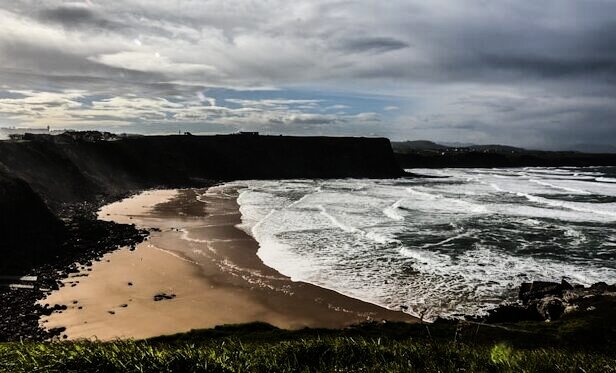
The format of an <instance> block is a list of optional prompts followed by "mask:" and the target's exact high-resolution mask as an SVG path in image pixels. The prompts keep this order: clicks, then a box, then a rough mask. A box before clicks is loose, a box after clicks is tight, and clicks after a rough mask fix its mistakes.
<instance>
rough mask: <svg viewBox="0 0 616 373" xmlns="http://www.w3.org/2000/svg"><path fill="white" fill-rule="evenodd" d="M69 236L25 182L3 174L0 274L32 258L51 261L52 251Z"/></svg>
mask: <svg viewBox="0 0 616 373" xmlns="http://www.w3.org/2000/svg"><path fill="white" fill-rule="evenodd" d="M65 236H66V230H65V228H64V225H63V224H62V222H61V221H60V220H59V219H58V218H57V217H56V216H55V215H54V214H53V213H52V212H51V211H50V210H49V209H48V208H47V205H46V204H45V202H43V200H42V199H41V197H39V196H38V195H37V194H36V193H34V191H33V190H32V188H30V186H29V185H28V184H27V183H26V182H25V181H23V180H21V179H18V178H15V177H13V176H11V175H9V174H8V173H6V172H5V171H2V170H0V249H1V250H0V252H1V255H2V260H0V274H2V273H8V272H11V271H12V270H15V267H18V268H20V269H21V268H22V267H24V265H27V263H29V262H31V261H32V258H37V259H38V258H40V259H41V260H45V259H48V255H50V254H51V253H50V251H49V250H47V249H48V248H49V247H58V246H59V245H60V244H61V242H62V240H63V239H64V238H65Z"/></svg>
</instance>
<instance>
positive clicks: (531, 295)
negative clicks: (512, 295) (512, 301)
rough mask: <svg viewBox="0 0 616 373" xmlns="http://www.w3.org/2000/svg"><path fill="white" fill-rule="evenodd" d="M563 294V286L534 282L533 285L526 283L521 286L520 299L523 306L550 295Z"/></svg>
mask: <svg viewBox="0 0 616 373" xmlns="http://www.w3.org/2000/svg"><path fill="white" fill-rule="evenodd" d="M562 292H563V288H562V285H561V284H559V283H556V282H546V281H533V282H532V283H528V282H524V283H522V285H521V286H520V292H519V294H518V297H519V298H520V300H521V301H522V303H523V304H527V303H528V302H529V301H531V300H536V299H541V298H543V297H545V296H548V295H555V296H561V295H562Z"/></svg>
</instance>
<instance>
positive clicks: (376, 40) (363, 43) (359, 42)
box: [340, 37, 409, 53]
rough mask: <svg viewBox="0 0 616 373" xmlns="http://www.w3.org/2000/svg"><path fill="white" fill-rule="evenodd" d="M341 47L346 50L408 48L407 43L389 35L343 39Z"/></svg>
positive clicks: (370, 50)
mask: <svg viewBox="0 0 616 373" xmlns="http://www.w3.org/2000/svg"><path fill="white" fill-rule="evenodd" d="M340 44H341V49H343V50H345V51H347V52H351V53H354V52H375V53H376V52H388V51H393V50H398V49H404V48H408V46H409V45H408V43H405V42H404V41H401V40H398V39H394V38H390V37H370V38H356V39H350V40H344V41H343V42H342V43H340Z"/></svg>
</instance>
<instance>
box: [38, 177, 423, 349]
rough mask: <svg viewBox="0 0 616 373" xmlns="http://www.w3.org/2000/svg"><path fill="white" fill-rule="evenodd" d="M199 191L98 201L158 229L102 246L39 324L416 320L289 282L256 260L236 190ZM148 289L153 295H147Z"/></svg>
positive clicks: (77, 331)
mask: <svg viewBox="0 0 616 373" xmlns="http://www.w3.org/2000/svg"><path fill="white" fill-rule="evenodd" d="M202 192H203V190H193V189H184V190H179V191H178V190H166V191H165V190H163V191H149V192H144V193H140V194H137V195H136V196H133V197H131V198H128V199H125V200H123V201H120V202H116V203H114V204H111V205H107V206H105V207H103V209H101V211H100V213H99V216H100V217H101V218H103V219H105V220H112V221H114V222H117V223H135V224H136V225H137V226H138V227H142V228H156V229H157V230H158V229H160V232H157V231H154V232H152V235H151V236H150V237H149V238H148V240H147V241H145V242H143V243H141V244H139V245H137V247H136V249H135V250H134V251H130V250H129V249H128V248H123V249H120V250H118V251H115V252H112V253H110V254H107V255H105V256H104V257H103V258H102V260H101V261H100V262H97V263H94V264H93V266H92V267H91V271H90V270H86V271H84V272H82V273H77V274H73V275H71V276H70V277H69V278H67V279H65V280H64V283H65V286H64V287H62V288H61V289H60V290H59V291H56V292H53V293H51V295H50V296H49V297H48V298H46V299H44V300H42V301H41V303H50V304H52V303H54V304H56V303H57V304H65V305H66V306H67V309H66V310H64V311H62V312H61V313H58V312H57V311H56V312H54V313H52V315H50V316H49V317H44V318H42V319H41V325H42V326H44V327H45V328H58V327H65V328H66V330H65V332H64V334H66V335H67V337H68V338H70V339H79V338H97V339H100V340H111V339H115V338H118V337H119V338H147V337H152V336H158V335H165V334H173V333H178V332H185V331H188V330H191V329H201V328H208V327H214V326H216V325H222V324H232V323H246V322H253V321H263V322H267V323H270V324H272V325H275V326H278V327H281V328H286V329H300V328H303V327H326V328H341V327H345V326H348V325H351V324H356V323H359V322H362V321H369V320H376V321H380V320H389V321H408V322H413V321H416V320H417V319H415V318H413V317H412V316H410V315H407V314H405V313H402V312H397V311H391V310H387V309H384V308H381V307H379V306H376V305H373V304H370V303H366V302H362V301H360V300H357V299H354V298H350V297H347V296H344V295H341V294H339V293H337V292H334V291H331V290H327V289H323V288H320V287H318V286H315V285H311V284H307V283H303V282H293V281H291V280H290V279H289V278H288V277H286V276H283V275H281V274H280V273H278V272H277V271H275V270H273V269H271V268H269V267H267V266H265V265H264V264H263V263H262V262H261V260H260V259H259V258H258V257H257V255H256V252H257V249H258V243H257V242H256V241H255V240H254V239H252V237H250V236H249V235H247V234H246V233H244V232H243V231H241V230H240V229H238V228H236V227H235V225H236V224H237V223H239V222H240V217H241V216H240V213H239V210H238V208H239V206H238V205H237V203H236V200H235V199H236V191H235V190H223V189H222V188H221V187H214V188H211V189H210V192H209V193H208V195H207V197H201V198H200V200H201V201H199V200H197V198H196V197H197V195H199V193H202ZM84 274H87V277H80V276H82V275H84ZM77 281H79V283H77ZM129 283H130V285H129ZM157 295H160V296H161V298H162V300H159V301H155V300H154V298H155V296H157ZM166 297H169V298H170V299H165V298H166ZM80 307H81V308H80Z"/></svg>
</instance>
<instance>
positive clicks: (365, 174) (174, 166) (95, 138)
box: [0, 132, 404, 274]
mask: <svg viewBox="0 0 616 373" xmlns="http://www.w3.org/2000/svg"><path fill="white" fill-rule="evenodd" d="M0 169H2V170H4V171H2V172H3V173H2V174H1V175H0V188H2V189H0V190H1V191H2V193H1V194H0V222H1V223H2V232H0V233H2V237H1V238H0V251H1V252H2V253H3V254H7V253H9V252H10V253H11V255H10V257H6V258H7V259H6V260H4V261H3V262H4V266H5V267H6V266H10V265H11V260H12V259H11V258H13V259H16V258H18V257H19V258H22V259H23V258H27V257H28V255H30V254H36V255H35V257H36V258H38V259H39V261H41V260H45V258H46V257H47V256H46V255H45V247H47V248H49V251H50V252H53V251H54V250H55V249H54V248H56V247H57V241H60V240H62V238H61V234H60V232H61V231H62V229H61V228H62V224H60V223H59V220H58V219H57V218H56V216H58V215H59V216H62V214H63V211H64V210H65V207H66V205H67V204H71V203H72V204H75V203H79V202H84V201H87V202H96V201H99V200H100V199H104V198H117V197H118V196H121V195H123V194H126V193H128V192H130V191H136V190H139V189H146V188H155V187H192V186H203V185H207V184H208V181H209V180H238V179H288V178H345V177H357V178H390V177H398V176H401V175H403V174H404V172H403V171H402V170H401V169H400V168H399V166H398V164H397V163H396V160H395V158H394V155H393V152H392V150H391V145H390V143H389V140H387V139H384V138H333V137H283V136H256V135H226V136H192V135H177V136H122V137H120V136H115V135H112V134H103V133H100V132H73V133H66V134H64V135H59V136H50V135H30V134H27V135H25V136H24V137H22V138H20V139H13V140H9V141H0ZM52 212H53V213H52ZM50 255H52V254H50ZM0 270H1V269H0ZM0 274H1V273H0Z"/></svg>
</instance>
